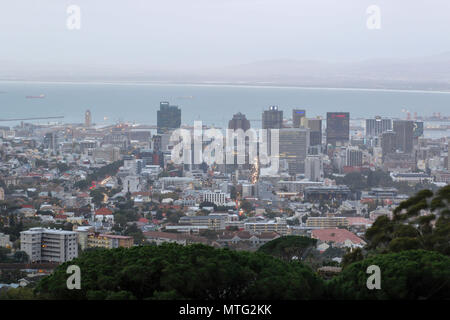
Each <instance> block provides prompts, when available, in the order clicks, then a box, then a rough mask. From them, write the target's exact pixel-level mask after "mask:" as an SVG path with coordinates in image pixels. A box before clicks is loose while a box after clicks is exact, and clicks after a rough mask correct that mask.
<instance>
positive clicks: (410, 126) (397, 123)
mask: <svg viewBox="0 0 450 320" xmlns="http://www.w3.org/2000/svg"><path fill="white" fill-rule="evenodd" d="M393 129H394V132H395V134H396V137H397V143H396V148H397V150H399V151H400V152H404V153H411V152H412V151H413V140H414V121H410V120H394V126H393Z"/></svg>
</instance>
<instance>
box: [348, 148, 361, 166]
mask: <svg viewBox="0 0 450 320" xmlns="http://www.w3.org/2000/svg"><path fill="white" fill-rule="evenodd" d="M345 165H346V166H348V167H360V166H362V151H361V150H359V149H358V148H357V147H348V148H347V150H346V156H345Z"/></svg>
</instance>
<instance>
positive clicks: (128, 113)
mask: <svg viewBox="0 0 450 320" xmlns="http://www.w3.org/2000/svg"><path fill="white" fill-rule="evenodd" d="M41 94H44V95H45V98H44V99H27V98H26V96H39V95H41ZM160 101H169V102H170V103H171V104H174V105H178V106H179V107H180V108H181V110H182V123H183V124H189V125H192V124H193V121H195V120H202V121H203V123H204V124H207V125H215V126H218V127H225V126H226V125H227V123H228V120H230V119H231V118H232V116H233V114H234V113H237V112H239V111H240V112H242V113H244V114H245V115H246V116H247V118H248V119H250V120H252V126H253V127H260V125H261V113H262V111H263V110H265V109H267V108H268V107H269V106H271V105H277V106H279V108H280V109H281V110H283V111H284V117H285V118H290V117H291V114H292V109H293V108H303V109H306V114H307V116H308V117H316V116H322V117H325V116H326V112H330V111H347V112H350V116H351V118H366V117H373V116H376V115H380V116H386V117H398V118H404V117H405V112H404V111H405V110H408V111H410V112H411V113H412V114H413V113H414V112H417V113H418V114H419V115H431V114H432V113H433V112H440V113H441V114H442V115H449V114H450V93H446V92H422V91H393V90H361V89H327V88H296V87H257V86H228V85H175V84H135V83H114V84H110V83H44V82H39V83H36V82H0V110H1V114H0V119H11V118H28V117H46V116H64V119H62V120H59V121H64V122H71V123H82V122H83V121H84V112H85V111H86V110H87V109H89V110H91V113H92V118H93V122H94V123H96V124H111V123H116V122H118V121H131V122H133V121H134V122H136V123H141V124H156V111H157V110H158V109H159V102H160ZM402 110H403V111H402ZM49 121H55V120H39V121H37V120H34V121H33V122H34V123H48V122H49ZM15 123H16V122H0V125H13V124H15Z"/></svg>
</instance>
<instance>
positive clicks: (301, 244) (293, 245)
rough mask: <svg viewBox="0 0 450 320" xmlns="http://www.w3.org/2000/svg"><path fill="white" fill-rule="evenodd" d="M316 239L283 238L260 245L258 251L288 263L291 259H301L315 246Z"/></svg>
mask: <svg viewBox="0 0 450 320" xmlns="http://www.w3.org/2000/svg"><path fill="white" fill-rule="evenodd" d="M316 242H317V240H316V239H311V238H308V237H301V236H284V237H280V238H277V239H275V240H272V241H269V242H267V243H266V244H264V245H262V246H261V247H260V248H259V249H258V251H259V252H263V253H266V254H269V255H271V256H274V257H277V258H280V259H283V260H287V261H290V260H292V258H293V257H297V258H298V259H300V260H301V259H302V257H303V256H304V255H305V254H307V252H308V251H309V249H311V248H314V247H315V246H316Z"/></svg>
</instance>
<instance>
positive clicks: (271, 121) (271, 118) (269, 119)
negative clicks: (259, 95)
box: [262, 106, 283, 129]
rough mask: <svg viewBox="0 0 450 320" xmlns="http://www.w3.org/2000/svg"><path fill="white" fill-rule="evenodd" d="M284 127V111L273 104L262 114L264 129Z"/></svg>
mask: <svg viewBox="0 0 450 320" xmlns="http://www.w3.org/2000/svg"><path fill="white" fill-rule="evenodd" d="M282 127H283V111H282V110H278V107H276V106H272V107H270V108H269V110H264V112H263V114H262V128H263V129H281V128H282Z"/></svg>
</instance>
